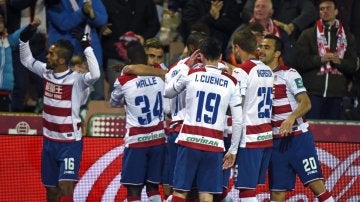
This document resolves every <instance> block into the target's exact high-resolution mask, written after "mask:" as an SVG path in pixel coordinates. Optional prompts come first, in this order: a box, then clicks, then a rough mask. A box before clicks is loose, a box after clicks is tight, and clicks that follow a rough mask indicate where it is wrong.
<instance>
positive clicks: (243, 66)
mask: <svg viewBox="0 0 360 202" xmlns="http://www.w3.org/2000/svg"><path fill="white" fill-rule="evenodd" d="M256 66H257V64H256V63H255V62H254V61H252V60H247V61H245V62H244V63H242V64H240V65H238V66H237V68H240V69H242V70H243V71H244V72H246V73H247V74H249V73H250V71H251V70H252V69H254V68H255V67H256ZM237 68H236V69H237Z"/></svg>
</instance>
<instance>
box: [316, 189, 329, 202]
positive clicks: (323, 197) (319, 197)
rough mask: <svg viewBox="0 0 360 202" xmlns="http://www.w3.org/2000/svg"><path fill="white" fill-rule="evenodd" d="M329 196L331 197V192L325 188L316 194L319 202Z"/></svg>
mask: <svg viewBox="0 0 360 202" xmlns="http://www.w3.org/2000/svg"><path fill="white" fill-rule="evenodd" d="M331 197H332V196H331V193H330V192H329V191H328V190H326V191H325V192H324V193H322V194H320V195H319V196H317V198H318V199H319V201H320V202H323V201H326V200H328V199H329V198H331Z"/></svg>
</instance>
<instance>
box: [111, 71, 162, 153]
mask: <svg viewBox="0 0 360 202" xmlns="http://www.w3.org/2000/svg"><path fill="white" fill-rule="evenodd" d="M163 94H164V81H163V80H162V79H160V78H159V77H154V76H135V75H130V74H124V75H122V76H120V77H118V78H117V80H116V81H115V83H114V90H113V92H112V93H111V99H110V103H111V105H112V106H122V105H123V104H124V103H125V105H124V107H125V112H126V128H127V132H126V135H125V146H126V147H131V148H141V147H150V146H155V145H160V144H164V143H165V131H164V114H163Z"/></svg>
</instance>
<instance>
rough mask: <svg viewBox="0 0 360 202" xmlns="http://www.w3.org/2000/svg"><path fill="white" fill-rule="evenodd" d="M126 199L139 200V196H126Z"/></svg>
mask: <svg viewBox="0 0 360 202" xmlns="http://www.w3.org/2000/svg"><path fill="white" fill-rule="evenodd" d="M126 199H127V201H128V202H130V201H141V196H127V197H126Z"/></svg>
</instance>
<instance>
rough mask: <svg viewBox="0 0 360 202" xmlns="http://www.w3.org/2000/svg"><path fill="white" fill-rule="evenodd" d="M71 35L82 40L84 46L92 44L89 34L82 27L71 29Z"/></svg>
mask: <svg viewBox="0 0 360 202" xmlns="http://www.w3.org/2000/svg"><path fill="white" fill-rule="evenodd" d="M71 35H72V36H73V37H74V38H76V39H77V40H79V41H80V44H81V46H82V47H83V48H86V47H88V46H90V40H89V34H88V33H84V29H83V28H82V27H76V28H75V29H73V30H72V31H71Z"/></svg>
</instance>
